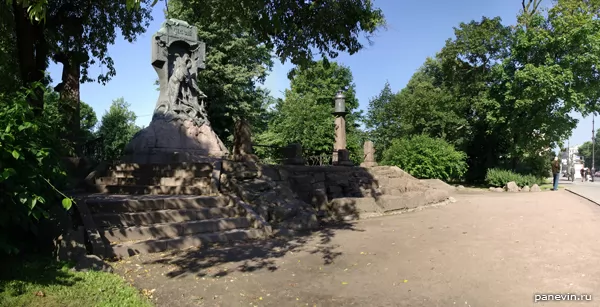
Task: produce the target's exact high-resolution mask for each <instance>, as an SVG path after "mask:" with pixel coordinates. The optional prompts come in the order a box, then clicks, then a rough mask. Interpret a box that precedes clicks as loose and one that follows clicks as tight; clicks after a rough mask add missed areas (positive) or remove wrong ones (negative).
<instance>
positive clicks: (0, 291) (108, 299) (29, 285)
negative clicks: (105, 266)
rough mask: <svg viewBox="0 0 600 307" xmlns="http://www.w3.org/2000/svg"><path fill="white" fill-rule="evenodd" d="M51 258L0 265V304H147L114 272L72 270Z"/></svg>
mask: <svg viewBox="0 0 600 307" xmlns="http://www.w3.org/2000/svg"><path fill="white" fill-rule="evenodd" d="M70 268H71V266H70V265H68V264H65V263H57V262H54V261H52V260H51V259H36V260H26V261H21V260H8V261H2V265H0V306H2V307H13V306H15V307H16V306H19V307H22V306H28V307H42V306H43V307H88V306H89V307H100V306H102V307H113V306H114V307H129V306H131V307H146V306H147V307H150V306H152V304H151V303H150V302H149V301H148V300H147V299H146V298H144V297H143V296H142V295H141V294H140V293H139V292H138V291H137V290H136V289H135V288H133V287H131V286H129V285H128V284H127V283H125V281H124V280H123V279H122V278H121V277H120V276H118V275H116V274H111V273H104V272H95V271H90V272H72V271H71V270H70Z"/></svg>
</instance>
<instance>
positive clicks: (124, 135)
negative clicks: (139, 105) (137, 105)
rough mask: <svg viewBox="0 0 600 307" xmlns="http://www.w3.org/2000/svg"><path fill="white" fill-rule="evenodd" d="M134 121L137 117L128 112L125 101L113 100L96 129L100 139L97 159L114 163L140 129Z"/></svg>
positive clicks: (121, 99)
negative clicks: (99, 153)
mask: <svg viewBox="0 0 600 307" xmlns="http://www.w3.org/2000/svg"><path fill="white" fill-rule="evenodd" d="M136 119H137V116H136V115H135V113H133V111H131V110H129V103H127V102H126V101H125V99H123V98H118V99H116V100H113V102H112V104H111V106H110V108H109V110H108V112H106V113H105V114H104V115H103V116H102V120H101V122H100V126H99V127H98V132H97V133H98V136H99V137H100V138H102V150H101V155H100V157H99V159H101V160H104V161H114V160H118V159H119V158H120V157H121V154H122V152H123V149H125V146H126V145H127V143H129V141H131V138H133V136H134V135H135V134H136V133H137V132H138V131H140V129H141V128H140V127H138V126H136V125H135V120H136Z"/></svg>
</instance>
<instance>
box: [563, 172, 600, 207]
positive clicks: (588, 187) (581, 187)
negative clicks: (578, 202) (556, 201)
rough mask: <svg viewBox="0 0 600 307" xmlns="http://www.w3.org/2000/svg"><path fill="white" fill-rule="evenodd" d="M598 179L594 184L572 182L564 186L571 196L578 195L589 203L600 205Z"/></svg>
mask: <svg viewBox="0 0 600 307" xmlns="http://www.w3.org/2000/svg"><path fill="white" fill-rule="evenodd" d="M599 179H600V178H596V181H594V182H590V181H587V182H577V181H576V182H573V184H571V185H568V186H566V185H565V189H566V190H567V191H569V192H571V193H573V194H576V195H579V196H581V197H583V198H585V199H587V200H589V201H592V202H594V203H596V204H598V205H600V180H599Z"/></svg>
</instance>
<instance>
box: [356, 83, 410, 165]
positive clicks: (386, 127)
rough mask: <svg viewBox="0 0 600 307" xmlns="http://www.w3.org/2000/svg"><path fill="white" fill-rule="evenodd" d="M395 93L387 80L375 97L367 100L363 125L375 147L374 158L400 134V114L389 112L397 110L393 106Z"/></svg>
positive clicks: (378, 157) (378, 156)
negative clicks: (367, 105) (367, 104)
mask: <svg viewBox="0 0 600 307" xmlns="http://www.w3.org/2000/svg"><path fill="white" fill-rule="evenodd" d="M396 98H397V95H396V94H394V93H393V92H392V88H391V86H390V84H389V83H388V82H386V83H385V85H384V87H383V89H382V90H381V92H380V93H379V95H377V96H376V97H373V98H371V100H370V101H369V108H368V110H367V115H366V117H365V120H364V121H365V126H366V127H367V129H368V137H369V138H370V139H371V141H373V143H374V145H375V148H376V149H377V150H376V151H375V154H376V159H377V160H380V159H381V156H382V154H383V152H384V151H385V150H386V149H387V148H388V147H389V145H390V143H391V141H392V140H393V139H397V138H400V137H401V136H402V134H401V132H400V129H398V128H399V127H402V126H401V125H400V116H401V115H400V114H397V112H396V113H395V114H392V113H391V112H395V111H398V109H397V108H394V103H395V100H396Z"/></svg>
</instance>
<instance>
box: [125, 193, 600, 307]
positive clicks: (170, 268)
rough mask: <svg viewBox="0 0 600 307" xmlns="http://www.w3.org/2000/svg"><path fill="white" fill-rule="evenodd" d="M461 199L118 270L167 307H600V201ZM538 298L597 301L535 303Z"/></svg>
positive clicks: (159, 257)
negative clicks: (561, 296)
mask: <svg viewBox="0 0 600 307" xmlns="http://www.w3.org/2000/svg"><path fill="white" fill-rule="evenodd" d="M456 198H457V199H458V202H456V203H453V204H449V205H447V206H444V207H439V208H431V209H426V210H423V211H420V212H413V213H408V214H401V215H397V216H388V217H383V218H377V219H369V220H362V221H359V222H357V223H353V224H348V225H345V226H344V227H339V228H337V229H331V228H329V229H324V230H322V231H321V232H318V233H316V234H314V235H311V236H308V237H303V238H297V239H295V240H293V241H285V240H269V241H260V242H253V243H245V244H239V245H236V246H223V247H216V248H211V249H209V250H204V251H202V250H200V251H199V250H187V251H181V252H177V253H165V254H149V255H142V256H136V257H133V258H130V259H127V260H125V261H122V262H120V263H117V264H115V269H116V271H117V272H118V273H120V274H122V275H123V276H124V277H125V278H126V279H127V280H129V281H131V282H132V283H133V284H134V285H135V286H137V287H138V288H141V289H146V290H147V291H145V293H148V292H151V293H152V295H153V300H155V302H156V303H157V305H158V306H181V307H192V306H236V307H237V306H277V307H279V306H284V307H285V306H332V307H333V306H335V307H338V306H373V307H379V306H410V307H436V306H440V307H448V306H465V307H469V306H470V307H476V306H477V307H496V306H497V307H507V306H510V307H522V306H523V307H527V306H552V307H559V306H560V307H566V306H569V307H572V306H597V305H598V302H599V301H600V277H599V276H600V244H599V243H600V242H599V239H598V234H599V233H600V206H597V205H595V204H593V203H591V202H589V201H586V200H584V199H582V198H580V197H577V196H576V195H573V194H571V193H569V192H566V191H564V190H561V191H547V192H539V193H489V192H482V193H478V194H465V195H457V196H456ZM148 290H150V291H148ZM152 290H154V291H152ZM536 293H538V294H541V293H570V294H591V295H593V300H594V302H591V303H590V302H585V301H584V302H581V301H579V302H576V301H563V302H538V303H534V295H535V294H536Z"/></svg>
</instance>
